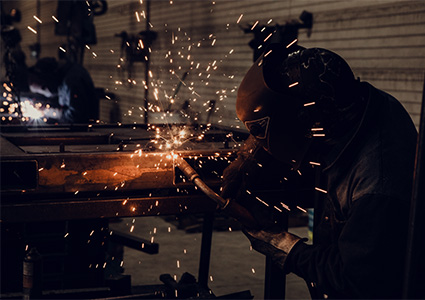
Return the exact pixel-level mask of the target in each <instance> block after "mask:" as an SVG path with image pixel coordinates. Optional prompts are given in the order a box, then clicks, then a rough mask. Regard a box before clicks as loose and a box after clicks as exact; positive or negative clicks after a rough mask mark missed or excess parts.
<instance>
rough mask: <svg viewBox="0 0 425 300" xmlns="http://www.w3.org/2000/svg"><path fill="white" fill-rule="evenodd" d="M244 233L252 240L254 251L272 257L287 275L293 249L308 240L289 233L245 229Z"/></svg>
mask: <svg viewBox="0 0 425 300" xmlns="http://www.w3.org/2000/svg"><path fill="white" fill-rule="evenodd" d="M243 232H244V234H245V235H246V236H247V238H248V239H249V240H250V242H251V245H252V248H253V249H255V250H256V251H258V252H260V253H262V254H264V255H266V256H268V257H270V258H271V259H272V260H273V262H274V263H275V264H276V265H278V266H279V267H280V268H281V269H282V270H284V271H286V272H287V273H289V271H288V270H286V269H285V262H286V258H287V257H288V255H289V253H290V252H291V249H292V248H293V247H294V246H295V245H296V244H297V243H300V242H303V241H306V240H307V239H302V238H300V237H298V236H296V235H294V234H292V233H289V232H287V231H281V232H277V233H274V232H269V231H264V230H258V231H257V230H248V229H245V230H243Z"/></svg>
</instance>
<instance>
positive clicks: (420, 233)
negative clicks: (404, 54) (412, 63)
mask: <svg viewBox="0 0 425 300" xmlns="http://www.w3.org/2000/svg"><path fill="white" fill-rule="evenodd" d="M424 77H425V76H424ZM424 146H425V78H424V87H423V92H422V109H421V117H420V123H419V134H418V142H417V146H416V158H415V169H414V173H413V190H412V202H411V206H410V219H409V232H408V236H407V255H406V268H405V276H404V278H405V280H404V286H403V299H417V298H421V296H424V295H420V294H419V290H420V289H421V286H422V285H423V282H421V280H420V279H423V278H424V277H425V274H424V273H425V270H422V269H421V267H423V266H424V264H425V262H424V256H423V254H424V251H425V239H424V237H425V218H424V215H425V201H424V200H425V165H424V159H425V157H424V151H425V149H424ZM421 260H422V261H421ZM421 273H422V274H421ZM422 289H423V287H422Z"/></svg>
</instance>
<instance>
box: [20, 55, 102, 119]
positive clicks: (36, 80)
mask: <svg viewBox="0 0 425 300" xmlns="http://www.w3.org/2000/svg"><path fill="white" fill-rule="evenodd" d="M28 78H29V79H28V80H29V87H30V91H31V92H33V93H37V94H41V95H43V96H44V97H46V98H47V99H50V101H54V99H57V102H58V103H57V105H56V109H54V108H52V109H49V112H50V113H49V114H48V115H47V117H50V118H52V119H55V121H56V122H58V123H62V124H72V123H77V124H78V123H82V124H84V123H89V122H91V121H95V120H96V119H97V118H98V114H99V101H98V98H97V94H96V89H95V87H94V84H93V80H92V78H91V76H90V74H89V73H88V72H87V70H86V69H85V68H84V67H83V66H81V65H79V64H77V63H72V62H70V61H66V60H61V61H57V60H56V59H55V58H53V57H45V58H41V59H39V60H38V61H37V63H36V64H35V65H34V66H32V67H31V68H29V70H28ZM53 112H54V114H53ZM46 113H48V112H47V111H46Z"/></svg>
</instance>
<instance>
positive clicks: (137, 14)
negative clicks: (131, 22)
mask: <svg viewBox="0 0 425 300" xmlns="http://www.w3.org/2000/svg"><path fill="white" fill-rule="evenodd" d="M135 14H136V19H137V22H140V17H139V13H138V12H137V11H136V12H135Z"/></svg>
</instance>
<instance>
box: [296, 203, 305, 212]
mask: <svg viewBox="0 0 425 300" xmlns="http://www.w3.org/2000/svg"><path fill="white" fill-rule="evenodd" d="M297 208H298V209H299V210H301V211H302V212H304V213H307V210H305V209H304V208H302V207H300V206H298V205H297Z"/></svg>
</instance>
